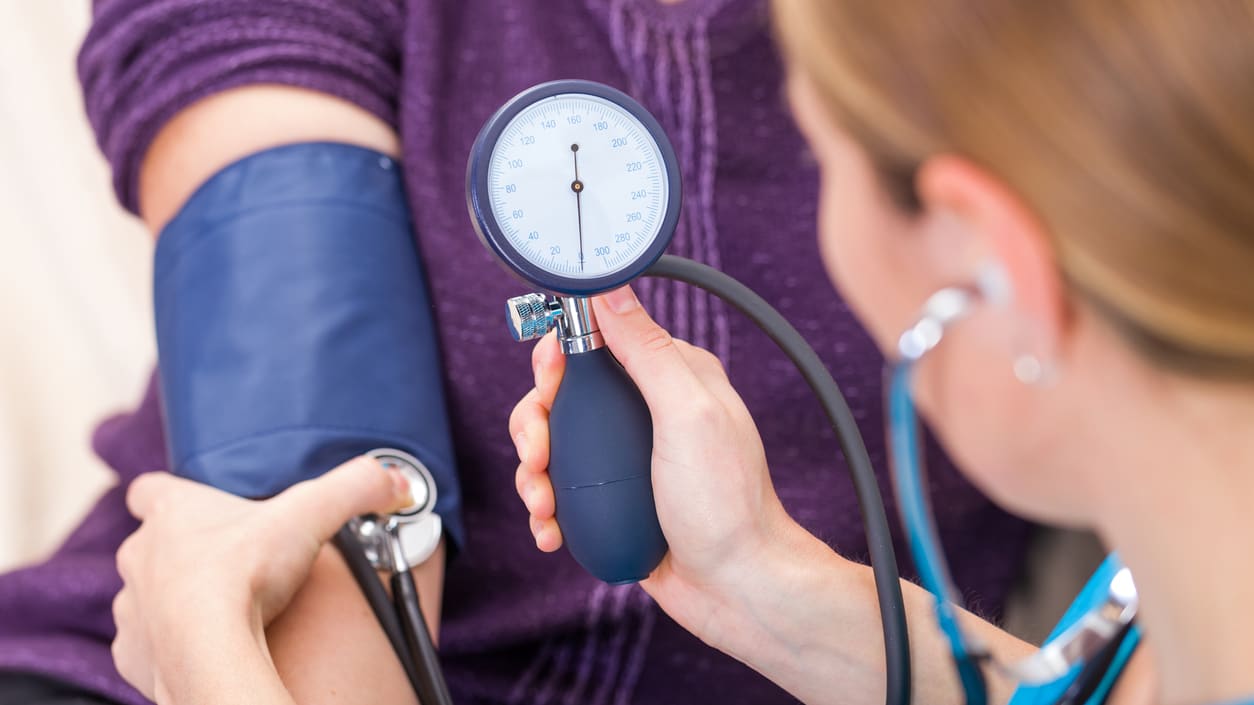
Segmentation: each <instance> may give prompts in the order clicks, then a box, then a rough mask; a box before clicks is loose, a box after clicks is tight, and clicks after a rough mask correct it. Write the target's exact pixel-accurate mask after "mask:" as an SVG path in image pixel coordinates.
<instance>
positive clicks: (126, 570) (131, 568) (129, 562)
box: [114, 531, 139, 583]
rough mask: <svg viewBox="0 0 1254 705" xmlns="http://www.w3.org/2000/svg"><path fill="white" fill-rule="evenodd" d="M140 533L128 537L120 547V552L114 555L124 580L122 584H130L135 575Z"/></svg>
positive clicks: (120, 575) (119, 574)
mask: <svg viewBox="0 0 1254 705" xmlns="http://www.w3.org/2000/svg"><path fill="white" fill-rule="evenodd" d="M138 537H139V532H138V531H137V532H135V533H133V534H131V535H130V536H127V537H126V539H125V540H124V541H122V543H121V544H119V545H118V551H117V553H116V554H114V561H115V563H116V564H117V569H118V576H119V577H120V578H122V582H124V583H126V582H130V581H131V579H132V578H133V577H134V575H135V568H136V566H137V559H136V551H138V548H137V546H138V542H139V538H138Z"/></svg>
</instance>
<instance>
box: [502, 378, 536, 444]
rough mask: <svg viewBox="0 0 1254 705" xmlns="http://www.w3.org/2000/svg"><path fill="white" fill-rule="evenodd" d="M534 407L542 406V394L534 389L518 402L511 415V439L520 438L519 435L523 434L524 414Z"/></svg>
mask: <svg viewBox="0 0 1254 705" xmlns="http://www.w3.org/2000/svg"><path fill="white" fill-rule="evenodd" d="M533 405H535V406H539V405H540V392H539V390H537V389H535V388H534V387H533V388H532V389H531V391H529V392H527V393H526V394H525V395H523V398H522V399H519V400H518V403H517V404H515V405H514V409H513V411H511V412H510V413H509V435H510V438H515V437H517V436H518V434H520V433H522V431H523V412H524V411H525V410H527V409H528V408H530V407H531V406H533Z"/></svg>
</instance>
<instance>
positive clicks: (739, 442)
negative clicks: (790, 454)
mask: <svg viewBox="0 0 1254 705" xmlns="http://www.w3.org/2000/svg"><path fill="white" fill-rule="evenodd" d="M593 305H594V306H595V308H596V314H597V320H598V323H599V325H600V329H601V334H602V335H604V336H605V342H606V344H607V346H608V347H609V348H610V350H611V351H613V353H614V355H615V356H616V357H617V358H618V360H619V361H620V362H621V363H622V364H623V367H624V368H625V369H626V370H627V373H628V374H629V375H631V377H632V379H633V380H635V382H636V385H637V386H638V387H639V388H640V392H641V394H642V395H643V396H644V399H645V402H646V403H647V404H648V406H649V411H650V412H651V414H652V416H653V494H654V498H655V501H656V504H657V511H658V519H659V521H660V522H661V525H662V531H663V533H664V534H665V535H666V539H667V542H668V543H669V544H670V552H669V553H668V554H667V555H666V557H665V558H664V559H663V561H662V563H661V565H659V566H658V568H657V570H655V571H654V573H653V574H652V575H651V576H650V577H649V579H648V580H646V581H644V582H643V583H642V585H643V586H644V588H645V589H646V590H648V591H649V593H650V594H651V595H652V596H653V597H654V599H656V600H657V601H658V603H659V604H660V605H661V607H662V608H663V609H665V610H666V611H667V613H668V614H670V615H671V616H672V617H673V618H675V619H676V620H677V621H679V622H680V623H681V624H683V625H684V626H685V627H687V628H688V629H690V630H692V631H694V632H696V633H697V634H698V635H699V636H701V637H702V638H705V639H706V640H707V641H711V640H714V641H717V640H718V635H716V634H713V633H711V629H713V628H715V623H716V622H719V621H720V620H711V619H710V617H711V616H712V615H713V612H714V610H715V609H716V606H715V605H716V604H717V602H718V598H719V597H720V596H722V595H725V594H726V590H724V588H727V587H729V586H734V585H737V584H743V578H744V574H745V572H746V571H754V570H757V569H760V566H761V565H762V560H761V559H762V557H763V556H764V554H765V553H766V552H767V551H768V550H769V549H770V548H771V547H772V546H774V547H776V550H777V549H778V546H779V544H780V543H781V542H782V541H784V540H785V536H786V535H789V534H794V533H795V532H797V531H801V532H802V533H804V530H803V529H801V527H799V526H797V525H796V524H795V522H793V521H792V520H791V518H789V517H788V515H787V514H786V513H785V511H784V508H783V506H782V505H781V504H780V501H779V498H778V497H777V496H776V494H775V489H774V487H773V486H772V484H771V479H770V475H769V472H768V469H767V464H766V455H765V453H764V451H763V449H762V441H761V439H760V437H759V435H758V430H757V427H756V426H755V425H754V423H753V419H752V418H751V417H750V415H749V411H748V410H747V409H746V408H745V405H744V403H743V402H742V401H741V399H740V397H739V396H738V395H737V394H736V391H735V390H734V389H733V388H732V386H731V384H730V383H729V382H728V379H727V375H726V373H725V372H724V371H723V367H722V364H721V363H720V362H719V360H718V358H716V357H715V356H714V355H711V354H710V353H708V352H706V351H705V350H702V349H700V348H696V347H693V346H692V345H689V344H687V343H685V342H683V341H679V340H675V339H673V338H671V336H670V335H669V334H668V333H667V332H666V331H665V330H663V329H662V328H661V327H660V326H658V325H657V323H655V322H654V321H653V319H651V318H650V317H649V315H648V313H646V312H645V310H644V308H642V307H641V305H640V304H639V302H638V301H637V299H636V297H635V295H634V294H633V293H632V292H631V290H630V289H629V288H623V289H620V290H618V291H615V292H612V293H610V294H607V295H606V296H604V297H601V298H598V299H596V300H594V302H593ZM564 365H565V361H564V357H563V356H562V354H561V352H560V350H559V349H558V346H557V341H556V339H555V337H554V336H552V335H549V336H546V337H545V338H544V339H543V340H542V341H541V342H540V343H539V344H538V345H537V346H536V348H535V351H534V353H533V366H534V370H535V376H536V387H535V389H533V390H532V391H531V392H530V393H529V394H528V395H527V396H526V397H525V398H524V399H523V400H522V401H521V402H519V404H518V405H517V406H516V407H515V408H514V412H513V414H512V416H511V418H510V434H511V436H512V437H513V438H514V439H515V443H516V445H517V446H518V453H519V457H520V459H521V461H522V462H521V464H520V465H519V467H518V472H517V476H516V482H517V489H518V493H519V496H520V497H521V498H522V499H523V502H524V503H525V504H526V505H527V508H528V510H529V511H530V513H531V530H532V533H533V534H534V535H535V539H536V545H537V546H538V547H539V548H540V549H541V550H543V551H555V550H557V549H558V548H559V547H560V546H561V544H562V536H561V530H560V529H559V528H558V526H557V522H556V520H555V519H554V494H553V487H552V484H551V482H550V480H549V475H548V472H547V467H548V462H549V429H548V413H549V409H550V408H551V407H552V404H553V398H554V396H555V395H556V393H557V387H558V383H559V382H560V381H561V377H562V373H563V370H564ZM711 598H713V599H711Z"/></svg>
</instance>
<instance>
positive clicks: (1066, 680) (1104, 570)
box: [1009, 554, 1237, 705]
mask: <svg viewBox="0 0 1254 705" xmlns="http://www.w3.org/2000/svg"><path fill="white" fill-rule="evenodd" d="M1122 568H1123V564H1122V563H1120V562H1119V559H1118V558H1117V557H1116V556H1115V555H1114V554H1111V555H1110V556H1107V557H1106V560H1105V561H1102V564H1101V565H1100V566H1099V567H1098V568H1097V571H1096V572H1095V573H1093V577H1091V578H1089V581H1088V583H1087V584H1086V585H1085V586H1084V589H1083V590H1081V591H1080V594H1079V595H1078V596H1077V597H1076V599H1075V601H1074V602H1072V603H1071V607H1070V608H1068V610H1067V613H1066V614H1064V615H1063V616H1062V620H1061V621H1059V622H1058V626H1056V627H1054V631H1053V632H1052V633H1051V634H1050V635H1049V639H1047V640H1046V643H1049V642H1050V641H1052V640H1054V639H1056V638H1057V637H1058V635H1059V634H1061V633H1062V632H1063V631H1065V630H1066V629H1067V628H1068V627H1070V626H1071V625H1073V624H1075V623H1076V622H1078V621H1080V619H1081V618H1082V617H1083V616H1084V615H1085V614H1087V613H1088V612H1089V610H1091V609H1093V608H1094V607H1097V606H1098V605H1100V604H1102V603H1103V602H1105V601H1106V598H1107V596H1108V595H1109V594H1110V581H1111V580H1113V579H1114V577H1115V573H1118V572H1119V570H1120V569H1122ZM1140 641H1141V628H1140V626H1138V625H1135V624H1134V625H1133V626H1132V628H1131V629H1130V630H1129V632H1128V635H1127V637H1126V638H1125V639H1124V640H1123V644H1122V645H1121V646H1120V647H1119V651H1118V652H1117V653H1116V654H1115V658H1114V660H1113V661H1112V662H1111V664H1110V670H1108V671H1107V672H1106V676H1105V678H1103V679H1102V682H1101V684H1100V685H1099V686H1098V687H1097V689H1096V690H1095V691H1094V692H1093V695H1092V696H1091V697H1090V698H1089V699H1088V700H1087V701H1086V705H1087V704H1088V703H1100V702H1102V701H1103V700H1105V698H1106V696H1107V695H1108V694H1109V693H1110V689H1111V688H1113V687H1114V685H1115V681H1116V680H1117V679H1118V678H1119V675H1120V674H1121V673H1123V668H1124V666H1126V665H1127V663H1128V659H1129V658H1130V657H1131V656H1132V652H1133V651H1134V650H1136V646H1137V644H1139V643H1140ZM1083 668H1084V664H1082V663H1081V664H1077V665H1076V666H1074V667H1073V668H1072V669H1071V670H1070V671H1069V672H1068V673H1067V675H1065V676H1063V677H1062V678H1060V679H1058V680H1056V681H1054V682H1052V683H1045V684H1043V685H1023V686H1019V688H1018V689H1017V690H1015V693H1014V695H1013V696H1011V698H1010V703H1009V705H1053V703H1056V702H1058V700H1059V699H1060V698H1061V697H1062V695H1063V693H1065V692H1066V691H1067V688H1069V687H1071V684H1072V683H1073V682H1074V681H1075V679H1076V678H1077V677H1078V676H1079V675H1080V671H1081V670H1082V669H1083ZM1233 705H1237V704H1235V703H1234V704H1233Z"/></svg>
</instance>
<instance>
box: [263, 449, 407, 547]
mask: <svg viewBox="0 0 1254 705" xmlns="http://www.w3.org/2000/svg"><path fill="white" fill-rule="evenodd" d="M271 501H273V502H276V503H277V504H278V505H279V507H280V513H281V514H282V516H283V520H284V521H290V522H293V523H294V525H298V526H303V527H305V528H306V529H308V530H309V531H310V533H311V534H312V536H313V537H314V538H315V539H317V540H318V541H319V542H322V541H326V540H327V539H329V538H331V536H332V535H334V534H335V532H336V531H339V529H340V527H341V526H343V525H344V524H345V523H346V522H347V521H348V520H349V519H352V518H353V517H357V516H361V515H363V514H372V513H377V514H386V513H389V512H392V511H395V510H396V509H398V508H400V507H404V506H406V505H408V504H410V503H411V502H413V498H412V497H411V496H410V491H409V483H408V482H407V481H406V480H405V477H404V475H402V474H401V473H400V472H399V471H396V470H385V469H384V468H383V466H382V465H380V464H379V461H377V460H375V459H374V458H370V457H366V456H361V457H357V458H354V459H352V460H350V461H348V462H347V463H344V464H343V465H341V466H339V467H337V468H335V469H334V470H332V471H331V472H328V473H327V474H325V475H323V476H322V477H319V478H315V479H313V480H306V481H304V482H301V483H298V484H296V485H293V486H292V487H291V488H290V489H288V490H287V491H286V492H284V493H282V494H280V495H279V496H277V497H275V498H274V499H273V500H271Z"/></svg>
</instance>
